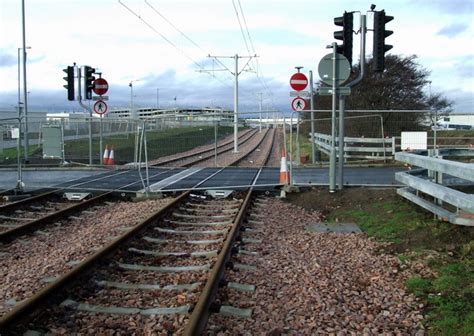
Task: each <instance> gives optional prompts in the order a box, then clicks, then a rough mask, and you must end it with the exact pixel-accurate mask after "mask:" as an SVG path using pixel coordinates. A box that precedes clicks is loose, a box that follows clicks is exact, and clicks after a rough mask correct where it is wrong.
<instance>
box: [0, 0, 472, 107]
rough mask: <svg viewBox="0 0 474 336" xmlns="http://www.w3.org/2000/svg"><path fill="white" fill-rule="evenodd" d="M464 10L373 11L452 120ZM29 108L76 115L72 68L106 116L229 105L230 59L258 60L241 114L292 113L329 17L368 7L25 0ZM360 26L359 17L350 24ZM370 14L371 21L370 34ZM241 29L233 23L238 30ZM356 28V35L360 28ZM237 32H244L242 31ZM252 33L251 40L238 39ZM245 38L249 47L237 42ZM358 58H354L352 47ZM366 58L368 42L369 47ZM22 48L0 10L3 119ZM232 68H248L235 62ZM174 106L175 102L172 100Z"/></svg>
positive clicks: (406, 4)
mask: <svg viewBox="0 0 474 336" xmlns="http://www.w3.org/2000/svg"><path fill="white" fill-rule="evenodd" d="M473 3H474V2H473V1H472V0H417V1H412V0H389V1H383V2H376V3H375V4H376V5H377V7H376V10H381V9H385V11H386V13H387V15H391V16H394V17H395V19H394V20H393V21H391V22H390V23H388V24H387V29H390V30H393V31H394V34H393V35H392V36H390V37H389V38H387V42H386V43H388V44H392V45H393V46H394V47H393V49H392V50H391V51H390V53H393V54H401V55H412V54H416V55H417V56H418V57H419V59H418V61H419V63H420V64H421V65H422V66H424V67H425V68H427V69H429V70H431V77H430V80H431V81H432V85H431V90H432V92H442V93H444V94H445V95H446V96H447V97H448V98H450V99H452V100H453V101H454V102H455V109H456V110H457V111H463V112H466V111H468V112H472V111H474V61H473V59H474V28H473V25H474V9H473ZM25 4H26V40H27V42H26V43H27V46H31V49H30V50H28V69H27V75H28V91H29V92H30V93H29V105H30V108H33V109H42V110H47V111H58V110H69V111H71V110H79V106H78V104H77V102H68V101H67V98H66V90H65V89H64V88H63V87H62V86H63V84H64V83H65V82H64V80H63V79H62V77H63V76H64V73H63V72H62V69H63V68H64V67H65V66H67V65H72V63H73V62H76V63H77V64H78V65H91V66H93V67H96V68H97V69H98V70H100V71H102V74H103V77H104V78H106V79H107V80H108V82H109V86H110V89H109V93H108V95H109V97H110V101H109V105H110V106H115V107H119V106H122V107H126V106H129V104H130V95H131V93H130V87H129V83H130V81H132V80H133V81H134V83H133V89H134V90H133V91H134V101H135V104H136V105H138V106H142V107H145V106H156V105H157V103H159V105H160V107H174V106H175V105H179V106H194V107H203V106H223V107H226V108H232V106H233V84H234V82H233V76H232V74H231V73H230V72H229V71H227V70H226V71H215V72H213V73H212V75H211V74H210V73H206V72H203V71H204V70H212V69H214V70H220V69H222V68H223V66H225V67H227V68H228V69H229V70H231V71H233V70H234V63H233V60H232V59H231V58H219V61H220V62H222V63H223V64H219V63H218V62H217V61H215V60H214V59H213V58H209V57H207V56H208V55H213V56H227V57H230V56H233V55H235V54H238V55H241V56H247V55H249V54H250V55H254V54H257V55H258V56H259V57H258V59H257V60H254V59H253V60H251V62H250V63H249V67H247V68H246V70H253V71H245V72H242V73H241V75H240V76H239V83H240V106H241V110H248V111H252V110H253V111H255V110H258V103H259V99H260V98H259V97H260V96H259V94H260V93H262V100H263V107H264V108H267V107H268V108H277V109H281V110H284V111H289V110H290V97H289V91H290V88H289V84H288V80H289V77H290V76H291V74H292V73H294V72H295V69H294V66H304V69H303V71H304V72H307V71H308V70H313V71H314V73H315V80H317V79H319V78H318V76H317V67H318V63H319V60H320V59H321V58H322V57H323V56H324V55H325V54H327V53H328V52H329V50H328V49H326V46H327V45H328V44H330V43H331V42H333V41H334V39H333V37H332V35H333V32H334V31H335V30H338V28H339V27H336V26H335V25H334V24H333V18H334V17H337V16H341V15H342V13H343V12H344V11H345V10H346V11H360V12H362V13H363V14H365V13H366V12H367V11H368V10H369V7H370V5H371V2H365V1H349V0H346V1H341V0H338V1H327V0H325V1H322V0H240V1H239V0H234V1H232V0H200V1H197V0H194V1H193V0H147V1H143V0H121V1H118V0H100V1H97V0H25ZM356 17H357V15H356ZM372 17H373V16H372V14H371V13H369V14H367V21H368V22H367V24H368V27H369V28H371V27H372ZM239 20H240V24H239ZM358 22H359V20H358V18H357V19H355V26H357V27H358ZM241 26H242V27H243V32H242V30H241ZM246 27H247V28H248V30H247V29H246ZM244 36H245V39H244ZM354 38H355V41H356V43H355V46H354V52H355V54H354V59H356V60H357V59H358V56H357V53H356V52H357V51H358V50H359V49H358V43H357V41H358V36H355V37H354ZM367 41H368V43H367V47H368V50H367V54H368V55H370V54H371V53H372V33H371V32H369V33H368V36H367ZM21 46H22V30H21V1H20V0H1V1H0V108H1V109H3V108H7V109H8V108H10V109H11V108H13V107H14V106H16V105H17V87H18V86H17V85H18V84H17V52H18V47H21ZM239 62H240V67H239V71H240V70H241V69H242V67H243V65H244V64H245V63H246V62H247V59H245V58H242V59H239ZM175 98H176V100H175Z"/></svg>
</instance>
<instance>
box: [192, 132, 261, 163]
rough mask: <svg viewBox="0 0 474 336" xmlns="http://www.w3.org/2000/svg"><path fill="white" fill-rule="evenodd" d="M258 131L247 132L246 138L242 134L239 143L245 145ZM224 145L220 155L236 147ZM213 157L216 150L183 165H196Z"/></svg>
mask: <svg viewBox="0 0 474 336" xmlns="http://www.w3.org/2000/svg"><path fill="white" fill-rule="evenodd" d="M250 133H251V134H250ZM256 133H257V132H256V131H255V132H252V131H250V132H248V133H246V134H245V135H248V137H247V138H245V139H244V138H243V136H242V137H241V138H239V140H241V141H239V145H243V144H244V143H246V142H247V141H249V140H250V139H251V138H252V137H253V136H254V135H255V134H256ZM223 147H224V146H223ZM223 147H221V150H220V151H218V152H217V154H219V155H220V154H223V153H227V152H230V151H231V150H233V149H234V147H233V146H231V147H230V148H223ZM213 157H214V152H212V153H210V154H208V155H206V156H202V157H201V158H197V159H195V160H193V161H192V162H189V163H186V164H184V165H183V167H191V166H192V165H194V164H196V163H199V162H203V161H206V160H209V159H211V158H213Z"/></svg>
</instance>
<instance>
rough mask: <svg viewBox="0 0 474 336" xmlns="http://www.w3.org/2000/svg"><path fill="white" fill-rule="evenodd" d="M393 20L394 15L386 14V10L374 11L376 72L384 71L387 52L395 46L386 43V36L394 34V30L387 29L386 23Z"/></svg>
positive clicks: (374, 61)
mask: <svg viewBox="0 0 474 336" xmlns="http://www.w3.org/2000/svg"><path fill="white" fill-rule="evenodd" d="M392 20H393V16H388V15H385V11H384V10H381V11H380V12H374V48H373V55H374V58H373V66H374V68H373V69H374V72H383V70H384V69H385V53H386V52H387V51H389V50H390V49H392V48H393V46H391V45H386V44H385V38H386V37H388V36H390V35H392V34H393V31H391V30H385V24H386V23H387V22H390V21H392Z"/></svg>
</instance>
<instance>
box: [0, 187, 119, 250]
mask: <svg viewBox="0 0 474 336" xmlns="http://www.w3.org/2000/svg"><path fill="white" fill-rule="evenodd" d="M111 198H112V194H111V193H102V194H100V195H99V196H95V197H92V198H90V199H88V200H85V201H80V202H76V201H68V200H67V199H65V198H64V197H62V195H60V193H59V190H53V191H50V192H46V193H43V194H41V195H38V196H33V197H30V198H27V199H24V200H21V201H17V202H13V203H10V204H7V205H4V206H2V207H0V242H1V243H5V242H9V241H11V240H13V239H15V238H17V237H19V236H21V235H24V234H27V233H29V232H32V231H35V230H38V229H40V228H42V227H44V226H46V225H49V224H52V223H54V222H56V221H58V220H61V219H64V218H67V217H69V216H72V215H74V214H77V213H78V212H80V211H84V210H86V209H88V208H90V207H93V206H95V205H97V204H100V203H103V202H106V201H107V200H110V199H111Z"/></svg>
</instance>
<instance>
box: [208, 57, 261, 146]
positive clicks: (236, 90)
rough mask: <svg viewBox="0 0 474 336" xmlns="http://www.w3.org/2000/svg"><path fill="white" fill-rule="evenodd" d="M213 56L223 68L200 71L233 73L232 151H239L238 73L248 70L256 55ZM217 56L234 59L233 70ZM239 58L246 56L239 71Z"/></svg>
mask: <svg viewBox="0 0 474 336" xmlns="http://www.w3.org/2000/svg"><path fill="white" fill-rule="evenodd" d="M208 57H213V58H214V59H215V60H216V61H217V62H218V63H219V64H221V65H222V66H223V67H224V69H210V70H201V72H214V71H229V72H230V73H231V74H232V75H234V153H238V152H239V147H238V142H237V133H238V113H239V75H240V74H241V73H242V72H244V71H248V70H245V68H246V67H247V65H248V64H249V63H250V61H251V60H252V59H253V58H256V57H258V56H257V55H253V56H239V55H237V54H235V55H234V56H211V55H209V56H208ZM219 58H233V59H234V62H235V64H234V71H231V70H230V69H229V68H228V67H227V66H226V65H225V64H224V63H222V62H221V61H220V60H219ZM239 58H248V61H247V63H246V64H245V65H244V66H243V67H242V70H240V71H239Z"/></svg>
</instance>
